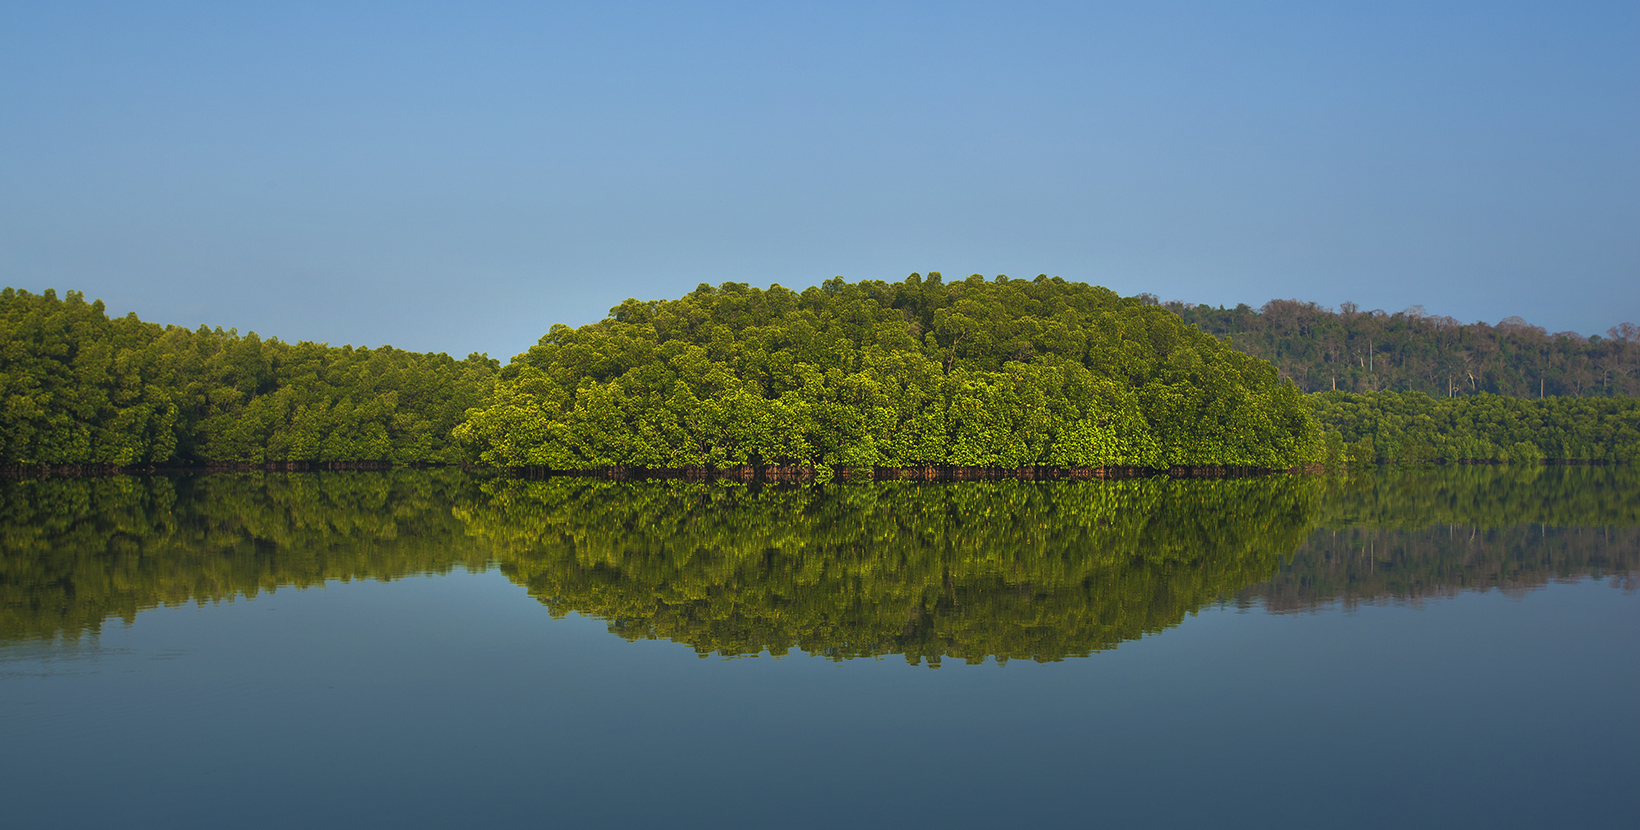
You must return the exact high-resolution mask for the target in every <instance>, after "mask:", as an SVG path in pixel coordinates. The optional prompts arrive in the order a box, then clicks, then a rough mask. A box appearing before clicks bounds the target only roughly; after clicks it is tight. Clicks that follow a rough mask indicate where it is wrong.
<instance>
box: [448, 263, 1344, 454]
mask: <svg viewBox="0 0 1640 830" xmlns="http://www.w3.org/2000/svg"><path fill="white" fill-rule="evenodd" d="M456 435H457V437H458V438H459V439H460V440H461V441H463V442H464V443H465V444H466V445H467V446H468V448H469V450H470V452H471V453H472V457H473V458H474V459H475V460H478V461H482V462H484V463H488V464H494V465H504V466H543V467H548V468H552V469H560V470H575V469H588V468H597V467H605V466H610V465H619V464H626V465H636V466H642V467H684V466H694V465H702V466H714V467H716V466H726V465H732V464H745V463H752V464H756V463H774V462H780V463H809V464H815V465H817V466H825V467H837V468H860V467H872V466H923V465H947V464H949V465H980V466H1006V467H1013V466H1020V465H1031V464H1051V465H1074V466H1135V467H1151V468H1166V467H1170V466H1198V465H1200V466H1206V465H1233V466H1246V467H1260V468H1286V467H1291V466H1294V465H1297V464H1304V463H1310V462H1313V461H1316V460H1319V457H1320V454H1321V451H1322V448H1321V445H1320V438H1319V432H1318V431H1317V429H1316V427H1315V424H1314V422H1313V420H1312V418H1311V416H1310V414H1309V412H1308V409H1307V408H1306V407H1305V406H1304V404H1303V401H1302V399H1301V396H1300V395H1299V394H1298V393H1297V391H1296V390H1295V389H1294V388H1293V387H1292V386H1291V385H1290V384H1287V383H1283V382H1281V381H1280V380H1279V379H1278V378H1277V376H1276V373H1275V371H1274V370H1273V369H1272V368H1271V367H1270V366H1269V365H1268V364H1267V363H1264V362H1263V361H1259V360H1256V359H1252V358H1249V357H1247V356H1245V355H1243V354H1241V353H1239V352H1236V351H1235V350H1233V349H1231V348H1229V347H1228V346H1227V345H1225V344H1224V343H1222V342H1220V341H1218V340H1217V339H1215V338H1213V337H1210V336H1207V335H1204V334H1202V333H1201V332H1200V331H1198V330H1197V329H1195V328H1194V327H1192V326H1188V325H1185V324H1183V323H1181V322H1180V320H1179V318H1178V317H1177V316H1176V315H1173V314H1171V313H1169V312H1167V311H1166V310H1164V309H1161V308H1158V307H1156V306H1154V305H1149V304H1146V303H1144V302H1142V301H1140V300H1137V299H1123V298H1121V297H1118V296H1117V295H1116V294H1114V293H1112V292H1111V291H1109V290H1107V289H1104V288H1095V287H1090V286H1087V285H1083V284H1080V283H1070V282H1066V281H1064V280H1061V279H1058V278H1054V279H1048V278H1047V277H1038V278H1037V279H1035V280H1030V281H1027V280H1010V279H1007V278H1006V277H998V278H996V280H994V281H986V280H984V279H982V278H981V277H980V276H979V275H977V274H976V275H974V276H972V277H969V278H968V279H967V280H964V281H962V282H954V283H949V284H948V283H945V282H944V281H943V280H942V279H941V278H940V275H939V274H937V273H936V274H930V275H929V277H928V278H927V279H923V278H922V277H921V276H920V275H917V274H913V275H911V277H909V278H908V279H906V280H905V281H904V282H900V283H886V282H880V281H866V282H859V283H848V282H845V281H843V280H842V279H841V278H838V279H834V280H829V281H827V282H826V283H825V284H824V285H822V286H820V287H818V288H810V289H807V290H805V291H803V292H802V293H797V292H793V291H790V290H787V289H785V288H781V287H780V286H773V287H771V288H769V289H768V290H762V289H757V288H750V287H748V286H746V285H744V284H739V283H724V284H723V285H721V286H719V287H717V288H713V287H711V286H708V285H702V286H700V287H699V288H697V289H696V290H695V291H694V292H693V293H691V294H689V295H688V296H685V297H683V298H682V299H679V300H662V301H651V302H639V301H637V300H628V301H626V302H625V303H622V304H621V305H620V306H617V307H616V308H614V309H612V310H611V312H610V316H609V317H608V318H607V319H605V320H603V321H601V322H598V323H595V324H592V325H588V326H583V327H581V328H579V329H571V328H569V327H568V326H562V325H560V326H554V327H553V328H552V330H551V331H550V332H549V333H548V334H547V335H546V336H545V337H543V338H542V339H541V341H540V343H538V344H537V345H536V346H534V347H532V348H531V349H530V350H529V351H528V352H527V353H525V354H522V355H519V356H518V357H516V358H514V359H513V361H512V363H511V364H510V365H509V366H508V367H506V368H505V369H503V370H502V372H501V376H500V380H499V381H498V383H497V385H496V389H495V393H494V396H493V397H492V398H491V400H490V401H489V402H488V404H487V405H486V406H485V407H484V408H482V409H475V410H474V411H472V412H470V413H469V414H468V419H467V421H466V422H464V423H463V424H461V425H460V426H459V427H457V429H456Z"/></svg>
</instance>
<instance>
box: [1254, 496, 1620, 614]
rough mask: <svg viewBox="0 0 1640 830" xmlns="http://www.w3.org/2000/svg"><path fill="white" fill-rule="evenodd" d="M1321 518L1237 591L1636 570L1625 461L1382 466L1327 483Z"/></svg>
mask: <svg viewBox="0 0 1640 830" xmlns="http://www.w3.org/2000/svg"><path fill="white" fill-rule="evenodd" d="M1330 489H1331V492H1329V494H1328V498H1327V499H1326V500H1325V503H1324V507H1323V509H1322V513H1321V517H1320V529H1318V530H1317V531H1316V532H1315V533H1313V534H1312V535H1311V536H1310V538H1309V539H1308V540H1307V541H1305V543H1304V544H1303V545H1301V546H1300V547H1299V548H1298V550H1296V551H1294V553H1293V555H1292V557H1291V559H1290V561H1289V563H1288V564H1287V565H1286V566H1284V567H1283V568H1282V569H1281V571H1280V572H1279V573H1277V574H1276V575H1274V576H1273V577H1271V579H1270V580H1269V581H1268V582H1266V583H1264V584H1260V585H1257V586H1253V587H1251V588H1249V589H1247V590H1246V591H1244V592H1242V594H1241V597H1240V598H1241V599H1242V600H1243V601H1250V600H1253V599H1257V600H1260V601H1262V603H1263V604H1264V605H1265V607H1267V608H1269V609H1271V610H1274V611H1301V610H1308V609H1313V608H1317V607H1320V606H1322V605H1326V604H1329V603H1333V602H1341V603H1343V604H1344V605H1345V606H1346V607H1348V606H1353V605H1355V604H1356V603H1360V602H1363V601H1366V602H1370V601H1375V600H1411V601H1417V600H1420V599H1425V598H1430V597H1443V596H1451V595H1453V594H1456V593H1458V592H1459V591H1466V590H1487V589H1490V588H1499V589H1501V590H1503V591H1505V592H1511V593H1518V592H1524V591H1527V590H1530V589H1532V588H1536V587H1538V586H1541V585H1544V584H1546V583H1548V582H1550V581H1551V580H1557V579H1581V578H1586V577H1595V578H1607V579H1610V580H1611V582H1612V583H1613V584H1614V585H1617V586H1620V587H1624V588H1627V589H1629V590H1633V589H1634V588H1635V586H1636V575H1637V572H1640V470H1637V469H1636V468H1635V467H1632V466H1627V465H1625V466H1594V467H1590V466H1565V467H1562V466H1551V467H1540V466H1503V467H1490V466H1480V467H1456V468H1446V469H1430V468H1414V469H1403V470H1397V469H1389V470H1385V471H1381V472H1377V473H1374V474H1371V475H1364V476H1359V477H1355V478H1353V479H1350V480H1349V481H1347V482H1343V483H1334V484H1333V486H1332V488H1330Z"/></svg>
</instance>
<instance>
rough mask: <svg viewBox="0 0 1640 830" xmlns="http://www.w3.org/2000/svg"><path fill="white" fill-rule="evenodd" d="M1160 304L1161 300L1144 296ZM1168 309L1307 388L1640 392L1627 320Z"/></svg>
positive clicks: (1276, 305)
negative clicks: (1594, 329)
mask: <svg viewBox="0 0 1640 830" xmlns="http://www.w3.org/2000/svg"><path fill="white" fill-rule="evenodd" d="M1142 296H1144V297H1146V298H1147V299H1148V300H1150V301H1152V302H1154V301H1155V297H1154V296H1151V295H1142ZM1164 305H1165V307H1166V308H1168V309H1170V310H1172V311H1173V312H1174V313H1175V314H1178V315H1179V316H1180V317H1181V318H1182V319H1184V320H1185V321H1186V322H1189V323H1192V324H1194V325H1196V326H1199V327H1201V329H1202V330H1203V331H1205V332H1208V333H1210V334H1213V335H1215V336H1219V337H1224V338H1228V339H1229V340H1230V341H1231V342H1233V343H1234V344H1235V346H1236V348H1237V349H1240V350H1242V351H1244V352H1246V353H1248V354H1250V355H1253V356H1255V357H1259V358H1262V359H1264V360H1268V361H1270V362H1271V363H1273V364H1275V366H1276V367H1277V369H1279V370H1280V372H1281V375H1282V377H1284V378H1288V379H1290V380H1292V381H1293V382H1294V383H1295V384H1297V385H1298V387H1299V388H1300V389H1302V390H1304V391H1305V392H1321V391H1333V390H1338V391H1343V392H1383V391H1396V392H1423V393H1425V394H1427V395H1431V396H1434V397H1443V398H1444V397H1455V396H1458V395H1475V394H1480V393H1489V394H1493V395H1503V396H1508V397H1517V398H1528V397H1530V398H1537V397H1547V396H1550V395H1557V396H1565V397H1574V398H1583V397H1611V396H1615V395H1624V396H1637V395H1640V329H1637V328H1636V327H1635V325H1634V324H1633V323H1620V324H1618V325H1616V326H1613V327H1612V328H1610V329H1608V330H1607V332H1606V335H1605V336H1604V337H1602V336H1600V335H1594V336H1591V337H1584V336H1583V335H1581V334H1578V333H1577V332H1571V331H1563V332H1557V333H1554V334H1550V333H1549V332H1547V331H1545V330H1544V329H1543V328H1542V327H1541V326H1534V325H1531V324H1530V323H1527V322H1526V321H1525V320H1522V319H1521V318H1519V317H1510V318H1508V319H1506V320H1503V321H1501V322H1499V323H1497V324H1496V325H1491V324H1488V323H1484V322H1477V323H1460V322H1458V321H1457V320H1455V319H1453V318H1451V317H1446V316H1439V315H1431V314H1428V313H1426V312H1425V311H1424V309H1423V307H1422V306H1413V307H1412V308H1409V309H1407V310H1405V311H1398V312H1395V313H1394V314H1387V313H1385V312H1384V311H1382V310H1373V311H1362V310H1361V309H1360V308H1359V307H1358V306H1356V305H1355V304H1354V303H1344V304H1343V305H1342V306H1340V307H1339V308H1338V310H1336V311H1334V310H1333V309H1330V308H1326V307H1324V306H1321V305H1318V304H1316V303H1310V302H1300V301H1298V300H1271V301H1270V302H1268V303H1266V304H1265V305H1264V306H1263V307H1262V308H1259V309H1256V310H1255V309H1253V308H1251V307H1249V306H1247V305H1245V304H1243V305H1238V306H1236V307H1235V308H1230V309H1226V308H1224V307H1223V306H1220V307H1218V308H1214V307H1212V306H1207V305H1194V304H1191V303H1184V302H1169V303H1165V304H1164Z"/></svg>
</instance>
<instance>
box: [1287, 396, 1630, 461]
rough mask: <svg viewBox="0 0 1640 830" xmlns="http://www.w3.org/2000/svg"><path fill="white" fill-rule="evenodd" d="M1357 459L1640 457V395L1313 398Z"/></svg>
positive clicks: (1319, 412) (1328, 426) (1319, 415)
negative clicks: (1633, 396)
mask: <svg viewBox="0 0 1640 830" xmlns="http://www.w3.org/2000/svg"><path fill="white" fill-rule="evenodd" d="M1307 397H1308V399H1309V402H1310V405H1311V406H1312V407H1313V408H1314V410H1315V414H1316V417H1317V419H1318V420H1319V421H1320V422H1321V424H1322V427H1323V428H1324V429H1326V430H1327V431H1328V433H1329V435H1331V434H1336V435H1337V436H1338V437H1337V438H1336V439H1333V438H1331V437H1329V439H1328V440H1329V441H1337V442H1341V443H1343V444H1347V448H1344V449H1343V451H1342V453H1341V456H1342V457H1343V458H1345V459H1346V460H1347V462H1348V463H1352V464H1371V463H1379V462H1398V463H1406V464H1419V463H1435V462H1447V463H1450V462H1460V461H1487V462H1500V463H1501V462H1510V463H1526V464H1538V463H1541V462H1543V461H1545V460H1556V461H1586V462H1604V463H1632V462H1635V461H1640V399H1636V398H1561V397H1554V398H1539V399H1533V400H1527V399H1521V398H1506V397H1501V396H1498V395H1490V394H1486V393H1481V394H1479V395H1464V396H1461V397H1454V398H1432V397H1430V396H1428V395H1425V394H1423V393H1421V392H1399V393H1397V392H1380V393H1377V394H1352V393H1346V392H1321V393H1318V394H1314V395H1309V396H1307Z"/></svg>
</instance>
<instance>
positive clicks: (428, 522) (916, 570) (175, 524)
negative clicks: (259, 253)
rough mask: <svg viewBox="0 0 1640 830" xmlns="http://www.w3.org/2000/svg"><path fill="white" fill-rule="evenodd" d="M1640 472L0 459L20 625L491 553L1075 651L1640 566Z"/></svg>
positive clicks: (890, 644)
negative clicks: (23, 465) (870, 471)
mask: <svg viewBox="0 0 1640 830" xmlns="http://www.w3.org/2000/svg"><path fill="white" fill-rule="evenodd" d="M1637 492H1640V468H1636V467H1632V466H1604V467H1601V466H1581V467H1564V466H1562V467H1553V466H1547V467H1546V466H1535V467H1529V466H1518V465H1510V466H1496V467H1482V466H1473V467H1448V468H1429V467H1424V468H1383V469H1375V470H1372V471H1369V472H1366V473H1364V474H1353V475H1349V476H1298V475H1276V476H1264V477H1257V478H1239V479H1207V480H1202V479H1171V478H1165V477H1152V478H1143V479H1129V480H1121V481H1074V482H1072V481H1065V482H1022V481H999V482H970V483H959V484H945V485H928V484H918V483H908V482H877V483H866V484H857V485H847V486H842V485H825V486H808V485H761V484H739V483H725V482H685V481H646V482H635V483H615V482H607V481H598V480H591V479H586V478H562V477H560V478H553V479H548V480H545V481H525V480H520V479H517V478H511V477H505V476H499V475H477V474H474V473H470V472H468V471H464V470H459V469H453V468H444V469H430V470H406V469H400V470H389V471H386V472H370V473H362V472H323V473H263V472H255V473H224V474H215V475H208V476H193V475H177V476H166V475H147V476H105V477H59V478H12V479H0V549H3V550H4V551H5V554H6V555H5V556H0V645H3V644H4V643H6V642H9V641H17V640H25V639H37V638H57V637H66V638H74V637H78V636H81V635H83V634H86V633H94V632H96V631H98V630H99V628H100V626H102V625H103V623H104V622H105V621H106V620H124V621H125V622H127V623H129V622H131V621H132V620H133V619H135V616H136V615H137V614H138V613H139V612H141V611H142V610H144V609H148V608H154V607H157V606H167V605H169V606H174V605H180V604H187V603H204V602H219V601H231V600H233V599H235V598H236V597H254V596H257V595H259V594H261V593H264V592H271V591H276V590H280V589H285V588H291V587H294V588H303V587H310V586H316V585H321V584H324V583H327V582H335V581H343V582H345V581H349V580H355V579H375V580H392V579H398V578H401V577H405V576H410V575H415V574H424V573H446V572H449V571H451V570H453V569H467V570H479V569H484V568H487V567H491V566H497V567H499V569H500V570H501V572H502V573H503V574H504V575H505V576H506V577H507V578H508V579H510V580H511V581H512V582H513V583H515V584H517V585H518V586H519V587H520V588H521V589H522V590H523V591H525V592H527V593H528V594H529V595H530V596H532V597H534V598H535V599H536V600H538V601H539V602H541V603H542V604H543V605H545V606H546V609H545V610H546V611H547V612H549V613H551V614H554V615H562V614H567V613H576V614H583V615H587V616H591V617H594V618H597V619H600V620H603V621H604V622H605V623H606V624H607V625H608V627H609V630H610V631H611V632H612V633H614V634H616V635H618V636H621V637H624V638H627V639H631V640H638V639H665V640H672V641H676V642H679V643H684V644H687V645H689V646H690V647H692V648H693V649H695V650H696V651H697V652H698V653H699V654H701V655H702V656H705V655H709V654H718V655H725V656H736V655H752V654H759V653H764V652H772V653H776V654H780V653H786V652H788V651H793V650H795V651H801V652H805V653H811V654H819V655H825V656H828V657H831V658H833V659H839V660H841V659H847V658H852V657H872V656H883V655H901V656H903V657H904V658H905V659H906V660H908V661H909V662H912V663H923V664H928V665H938V664H939V662H940V661H941V660H942V659H958V660H969V661H975V660H982V659H988V658H998V659H1030V660H1057V659H1062V658H1065V657H1071V656H1080V655H1086V654H1088V653H1090V652H1093V651H1099V650H1103V649H1109V648H1114V647H1116V646H1118V645H1119V644H1120V643H1122V642H1126V641H1129V640H1133V639H1136V638H1139V637H1142V636H1145V635H1147V634H1151V633H1155V632H1157V631H1162V630H1165V629H1167V628H1171V627H1173V626H1175V625H1178V624H1179V623H1180V622H1182V621H1183V620H1184V619H1185V617H1186V616H1187V615H1189V614H1191V613H1194V612H1196V611H1199V610H1201V609H1203V608H1206V607H1209V606H1211V605H1213V604H1215V603H1221V602H1231V603H1241V604H1248V605H1251V604H1254V603H1258V604H1261V605H1262V606H1263V607H1265V608H1268V609H1270V610H1273V611H1286V610H1304V609H1309V608H1314V607H1317V606H1318V605H1324V604H1328V603H1334V602H1344V603H1357V602H1372V601H1380V600H1419V599H1425V598H1432V597H1440V596H1446V595H1450V594H1452V593H1454V592H1457V591H1465V590H1486V589H1493V588H1497V589H1503V590H1508V591H1520V590H1526V589H1529V588H1531V587H1534V586H1538V585H1542V584H1544V583H1545V582H1548V581H1550V580H1554V579H1565V578H1579V577H1586V576H1596V577H1609V578H1611V579H1614V580H1617V581H1619V582H1620V583H1621V584H1623V585H1629V586H1632V585H1633V582H1634V580H1635V578H1636V572H1637V571H1640V558H1637V557H1640V545H1637V541H1640V498H1636V493H1637Z"/></svg>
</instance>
